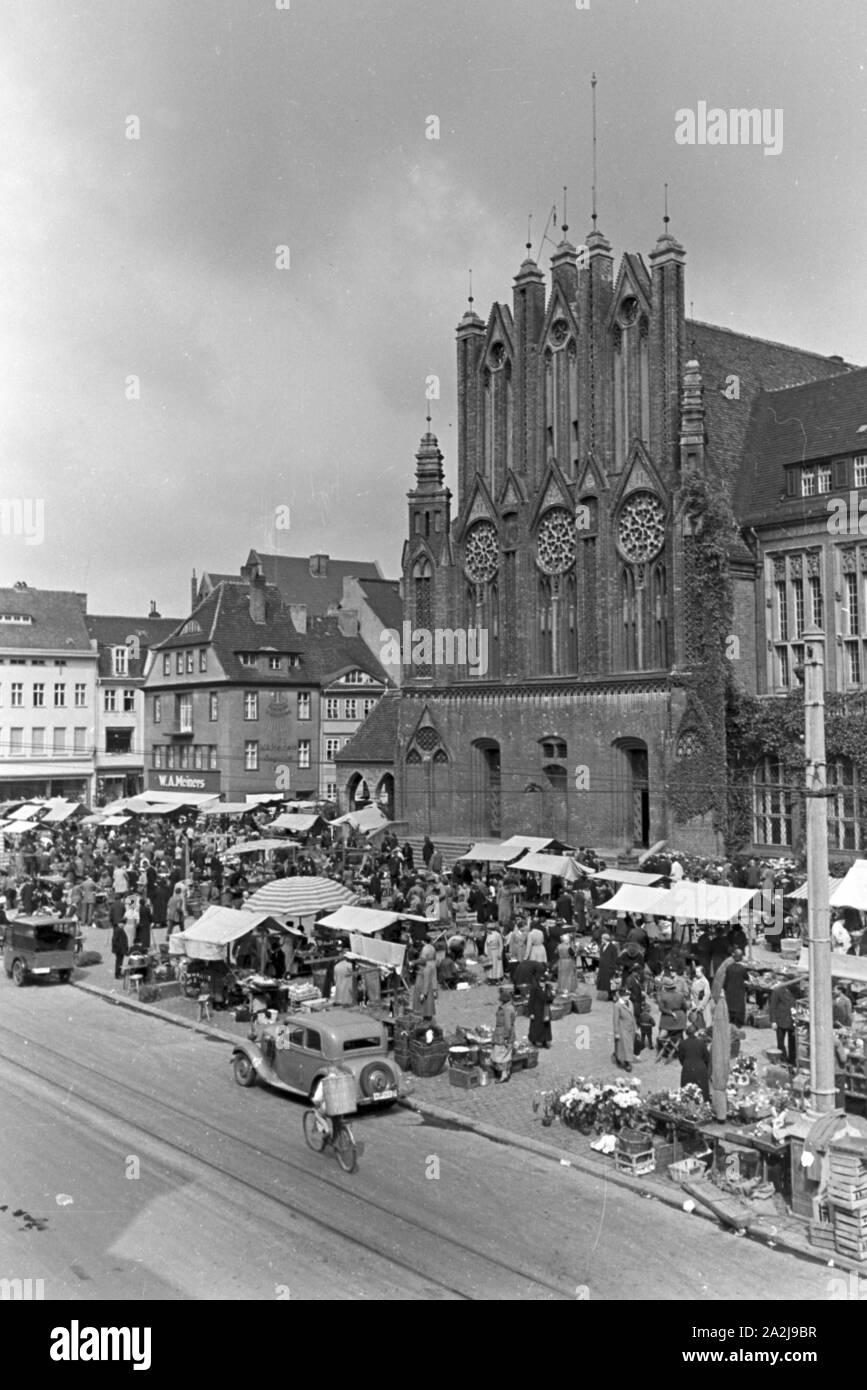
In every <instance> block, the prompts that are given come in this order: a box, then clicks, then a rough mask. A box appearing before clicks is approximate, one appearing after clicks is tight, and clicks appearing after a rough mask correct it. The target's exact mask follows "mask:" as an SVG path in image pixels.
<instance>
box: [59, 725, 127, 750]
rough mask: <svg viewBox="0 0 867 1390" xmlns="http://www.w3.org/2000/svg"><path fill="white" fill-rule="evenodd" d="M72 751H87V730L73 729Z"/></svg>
mask: <svg viewBox="0 0 867 1390" xmlns="http://www.w3.org/2000/svg"><path fill="white" fill-rule="evenodd" d="M129 736H130V740H132V729H130V730H129ZM72 751H73V753H86V752H87V730H86V729H80V728H79V729H73V731H72Z"/></svg>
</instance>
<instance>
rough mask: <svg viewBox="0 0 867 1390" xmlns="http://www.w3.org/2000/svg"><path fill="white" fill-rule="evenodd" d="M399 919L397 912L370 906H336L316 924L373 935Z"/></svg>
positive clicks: (391, 925)
mask: <svg viewBox="0 0 867 1390" xmlns="http://www.w3.org/2000/svg"><path fill="white" fill-rule="evenodd" d="M425 920H426V919H425ZM399 921H400V914H399V913H398V912H382V911H380V910H379V909H377V908H372V907H338V909H337V911H336V912H332V913H331V914H330V915H329V916H328V917H320V919H319V921H318V922H317V923H316V925H317V927H329V928H330V929H331V931H345V932H361V934H362V936H373V935H374V934H375V933H376V932H380V931H385V928H386V927H393V926H394V924H395V922H399Z"/></svg>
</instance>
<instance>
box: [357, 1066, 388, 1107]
mask: <svg viewBox="0 0 867 1390" xmlns="http://www.w3.org/2000/svg"><path fill="white" fill-rule="evenodd" d="M358 1083H359V1085H360V1086H361V1093H362V1095H363V1096H366V1097H367V1099H368V1100H376V1097H377V1096H378V1094H379V1092H380V1091H390V1090H392V1089H393V1088H394V1087H395V1086H396V1085H397V1082H396V1081H395V1079H394V1072H393V1071H392V1070H391V1069H390V1067H387V1066H385V1065H384V1064H383V1063H382V1062H368V1064H367V1066H366V1067H365V1068H364V1070H363V1071H362V1073H361V1076H360V1077H359V1078H358Z"/></svg>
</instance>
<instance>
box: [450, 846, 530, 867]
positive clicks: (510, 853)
mask: <svg viewBox="0 0 867 1390" xmlns="http://www.w3.org/2000/svg"><path fill="white" fill-rule="evenodd" d="M522 853H523V851H522V850H520V849H516V848H515V846H514V845H509V846H508V847H507V846H506V845H505V844H503V843H501V842H500V841H499V840H498V841H497V842H496V844H489V843H485V841H481V842H480V843H479V844H476V845H471V846H470V848H469V849H468V850H467V852H466V854H462V855H461V856H460V858H459V859H456V860H455V863H456V864H465V863H466V862H467V861H470V862H471V863H477V864H510V863H511V862H512V860H513V859H518V858H519V857H520V855H521V854H522Z"/></svg>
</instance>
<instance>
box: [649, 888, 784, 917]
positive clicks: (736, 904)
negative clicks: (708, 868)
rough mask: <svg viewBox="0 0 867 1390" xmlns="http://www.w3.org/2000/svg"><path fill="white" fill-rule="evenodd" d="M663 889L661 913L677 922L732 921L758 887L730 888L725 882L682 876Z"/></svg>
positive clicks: (757, 890)
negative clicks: (706, 881)
mask: <svg viewBox="0 0 867 1390" xmlns="http://www.w3.org/2000/svg"><path fill="white" fill-rule="evenodd" d="M665 891H666V901H665V903H664V904H663V906H662V909H661V911H662V915H663V916H664V917H673V918H674V919H675V921H678V922H692V921H696V922H731V921H732V919H733V918H735V917H737V916H738V915H739V914H740V913H741V912H743V910H744V908H745V907H747V906H748V905H749V903H750V902H751V901H752V899H753V898H754V897H755V896H756V894H757V893H758V892H759V891H760V890H759V889H758V888H730V887H729V886H728V885H727V884H724V883H704V882H697V883H696V882H693V881H692V880H691V879H686V878H683V879H681V881H680V883H677V884H675V886H674V887H673V888H669V889H667V890H665Z"/></svg>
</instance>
